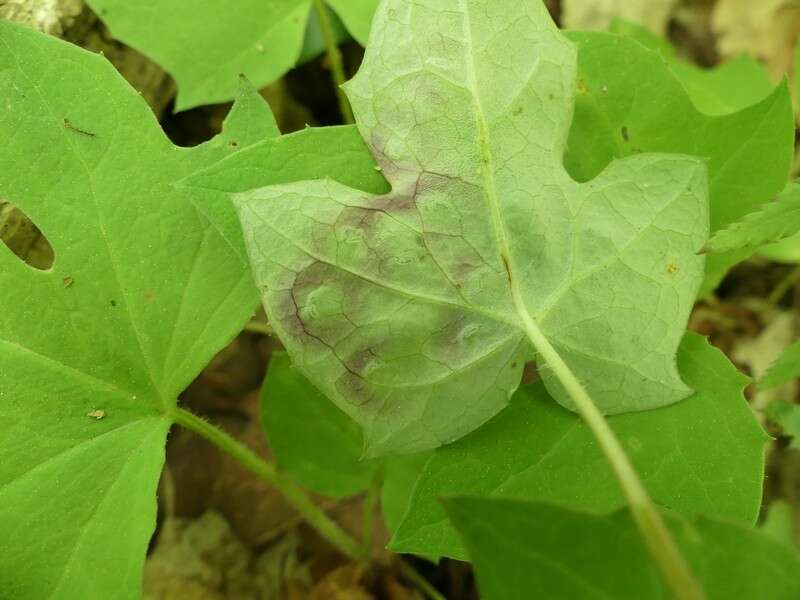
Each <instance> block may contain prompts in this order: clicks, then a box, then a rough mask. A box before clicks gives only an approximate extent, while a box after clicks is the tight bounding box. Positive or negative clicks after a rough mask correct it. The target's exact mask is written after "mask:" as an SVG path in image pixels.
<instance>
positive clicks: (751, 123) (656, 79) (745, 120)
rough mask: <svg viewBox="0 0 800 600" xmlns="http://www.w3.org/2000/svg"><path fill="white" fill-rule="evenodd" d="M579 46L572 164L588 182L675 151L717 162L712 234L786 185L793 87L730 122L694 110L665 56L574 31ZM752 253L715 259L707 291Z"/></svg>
mask: <svg viewBox="0 0 800 600" xmlns="http://www.w3.org/2000/svg"><path fill="white" fill-rule="evenodd" d="M568 36H569V38H570V39H572V40H573V41H575V42H576V43H577V44H578V49H579V53H578V59H579V62H578V77H579V79H578V96H577V104H576V112H575V120H574V123H573V127H572V132H571V134H570V139H569V145H568V151H567V154H566V158H565V161H566V165H567V169H568V170H569V172H570V173H571V174H572V175H573V176H574V177H575V178H576V179H578V180H579V181H587V180H590V179H591V178H593V177H595V176H596V175H597V174H598V173H600V172H602V171H603V170H604V169H606V168H608V166H609V164H612V165H613V164H614V163H613V161H614V160H615V159H616V160H619V159H620V158H624V157H628V156H637V155H639V154H640V153H642V152H676V153H685V154H690V155H693V156H700V157H704V158H705V159H706V160H707V162H708V168H709V185H710V203H711V231H712V232H716V231H718V230H720V229H722V228H724V227H726V226H728V225H730V224H731V223H735V222H736V221H738V220H739V219H741V218H742V217H744V216H745V215H747V214H749V213H751V212H753V211H755V210H757V209H758V207H759V206H760V205H761V204H763V203H765V202H768V201H770V200H771V199H773V198H775V196H776V195H777V194H779V193H780V192H781V191H783V189H784V188H785V186H786V181H787V178H788V174H789V168H790V165H791V161H792V156H793V152H794V117H793V113H792V103H791V98H790V96H789V92H788V89H787V87H786V85H781V86H779V87H778V88H777V89H776V90H775V91H774V92H773V93H772V94H771V95H770V96H769V97H767V98H766V99H764V100H762V101H761V102H760V103H758V104H756V105H754V106H751V107H749V108H746V109H744V110H742V111H740V112H737V113H734V114H731V115H726V116H716V117H712V116H708V115H704V114H702V113H701V112H700V111H698V109H697V108H696V107H695V106H694V104H693V103H692V101H691V99H690V98H689V96H688V95H687V93H686V92H685V90H684V89H683V86H682V85H681V83H680V82H679V81H678V80H677V79H676V77H675V75H673V74H672V73H671V72H670V69H669V65H668V64H667V63H666V62H665V60H664V58H663V57H662V56H660V55H659V54H658V53H657V52H654V51H650V50H647V49H646V48H644V47H642V45H641V44H639V43H637V42H634V41H633V40H630V39H626V38H622V37H619V36H617V35H614V34H610V33H569V34H568ZM750 253H751V252H749V251H742V252H738V253H736V252H735V253H730V254H723V255H713V256H711V257H709V259H708V261H707V263H706V273H707V276H706V281H705V283H704V286H703V289H702V293H707V292H710V291H711V290H712V289H713V288H714V287H715V286H716V285H717V284H718V283H719V281H720V280H721V278H722V276H723V275H724V274H725V272H726V271H727V269H728V268H730V267H731V266H732V265H734V264H735V263H737V262H739V261H740V260H743V259H744V258H746V257H747V256H748V255H749V254H750Z"/></svg>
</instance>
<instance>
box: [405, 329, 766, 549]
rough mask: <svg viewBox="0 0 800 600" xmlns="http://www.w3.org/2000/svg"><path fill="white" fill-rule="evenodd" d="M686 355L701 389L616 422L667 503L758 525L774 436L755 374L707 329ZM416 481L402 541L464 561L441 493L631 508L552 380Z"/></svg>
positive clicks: (648, 481)
mask: <svg viewBox="0 0 800 600" xmlns="http://www.w3.org/2000/svg"><path fill="white" fill-rule="evenodd" d="M678 364H679V366H680V371H681V375H682V376H683V377H684V379H685V381H686V382H687V383H688V384H689V385H690V386H692V387H693V388H694V389H695V390H696V391H695V394H694V395H693V396H692V397H690V398H688V399H686V400H684V401H683V402H680V403H679V404H676V405H674V406H669V407H665V408H662V409H659V410H655V411H647V412H640V413H632V414H627V415H618V416H615V417H612V418H610V419H609V424H610V425H611V427H612V428H613V430H614V432H615V433H616V434H617V436H618V438H619V440H620V441H621V443H622V444H623V447H624V448H625V451H626V453H627V454H628V455H629V456H630V458H631V461H632V462H633V465H634V467H635V468H636V471H637V473H639V476H640V477H641V478H642V482H643V483H644V485H645V486H646V487H647V490H648V492H649V493H650V495H651V496H652V498H653V500H654V501H655V502H656V503H657V504H660V505H662V506H668V507H669V508H671V509H672V510H674V511H677V512H680V513H682V514H686V515H694V514H698V513H699V514H707V515H713V516H715V517H720V518H725V519H733V520H736V521H740V522H744V523H754V522H755V520H756V518H757V516H758V512H759V507H760V505H761V494H762V485H763V477H764V446H765V444H766V443H767V441H768V438H767V436H766V434H765V433H764V431H763V430H762V429H761V427H760V425H759V424H758V422H757V421H756V419H755V417H754V415H753V412H752V410H751V409H750V407H749V406H748V404H747V402H746V400H745V399H744V396H743V393H742V392H743V389H744V386H745V385H746V384H747V383H748V380H747V378H746V377H744V376H743V375H741V374H740V373H739V372H738V371H737V370H736V368H735V367H734V366H733V365H731V363H730V362H729V361H728V360H727V358H725V355H724V354H722V353H721V352H720V351H719V350H716V349H714V348H712V347H711V346H710V345H709V344H708V342H707V341H706V340H705V339H703V338H701V337H700V336H698V335H695V334H689V335H687V336H686V338H685V339H684V341H683V343H682V344H681V348H680V352H679V353H678ZM406 487H407V492H406V496H410V498H409V499H408V500H407V501H406V506H407V510H406V513H405V515H404V516H403V518H402V522H400V523H399V525H397V526H396V527H395V528H394V529H393V534H394V535H393V539H392V542H391V548H392V549H394V550H395V551H398V552H412V553H419V554H426V555H433V556H451V557H454V558H459V559H464V558H466V553H465V551H464V548H463V546H462V545H461V543H460V540H459V537H458V535H457V534H456V531H455V530H454V529H453V527H452V525H451V523H450V522H449V521H448V519H447V518H446V515H445V512H444V509H443V507H442V506H441V503H440V502H439V499H440V498H444V497H449V496H454V495H463V494H469V495H476V496H494V497H503V498H525V499H528V500H537V501H546V502H554V503H558V504H562V505H567V506H570V507H573V508H577V509H582V510H590V511H598V512H610V511H613V510H617V509H620V508H622V507H624V506H625V500H624V498H623V496H622V493H621V492H620V489H619V485H618V483H617V481H616V479H615V477H614V475H613V473H612V471H611V469H610V468H609V466H608V464H607V462H606V459H605V457H604V456H603V453H602V451H601V450H600V448H598V447H597V444H596V443H595V442H594V439H593V436H592V434H591V432H590V431H589V428H588V427H587V426H586V425H585V424H584V423H583V422H582V421H581V420H580V419H579V418H578V416H577V415H574V414H572V413H569V412H567V411H565V410H563V409H562V408H560V407H558V406H555V405H554V404H553V402H552V400H551V398H550V397H549V396H548V395H547V393H546V392H545V390H544V389H543V388H542V386H541V385H540V384H537V385H533V386H527V387H524V388H521V389H520V390H519V391H518V392H517V394H516V395H515V397H514V400H513V401H512V403H511V406H510V407H509V408H508V409H507V410H505V411H503V413H501V414H500V415H498V416H497V417H496V418H495V419H494V420H492V421H491V422H490V423H487V424H486V425H485V426H484V427H482V428H481V429H480V430H478V431H476V432H475V433H473V434H472V435H469V436H467V437H465V438H464V439H462V440H460V441H458V442H456V443H455V444H451V445H449V446H447V447H445V448H440V449H438V450H436V451H435V453H434V456H433V458H431V459H430V460H429V461H428V462H427V463H426V464H425V466H424V468H422V469H421V470H420V471H419V477H418V478H417V480H416V482H415V483H414V485H413V486H412V485H408V486H406ZM412 490H413V491H412Z"/></svg>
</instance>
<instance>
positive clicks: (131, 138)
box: [0, 21, 374, 600]
mask: <svg viewBox="0 0 800 600" xmlns="http://www.w3.org/2000/svg"><path fill="white" fill-rule="evenodd" d="M240 96H241V97H240V100H239V102H238V103H237V105H236V107H235V108H234V109H233V112H232V113H231V115H230V116H229V117H228V119H227V120H226V122H225V126H224V132H223V134H222V135H221V136H218V137H217V138H215V139H214V140H212V141H211V142H209V143H207V144H204V145H202V146H199V147H196V148H192V149H184V148H176V147H175V146H174V145H173V144H172V143H170V142H169V140H168V139H167V138H166V136H165V135H164V133H163V132H162V131H161V129H160V127H159V126H158V123H157V122H156V120H155V118H154V116H153V114H152V112H150V110H149V108H148V107H147V106H146V104H145V103H144V101H143V100H142V98H141V97H140V96H139V95H138V94H137V93H136V91H134V90H133V89H131V88H130V87H129V86H128V85H127V84H126V83H125V82H124V80H123V79H122V78H121V77H120V76H119V75H118V74H117V73H116V71H115V70H114V68H113V67H112V66H111V65H110V64H109V63H108V62H107V61H106V60H105V59H103V58H102V57H100V56H98V55H94V54H91V53H89V52H85V51H83V50H81V49H79V48H77V47H75V46H71V45H68V44H65V43H63V42H61V41H58V40H56V39H54V38H51V37H47V36H44V35H41V34H38V33H36V32H34V31H32V30H29V29H26V28H22V27H19V26H15V25H12V24H10V23H7V22H2V21H0V102H1V103H2V106H3V107H4V110H3V111H2V112H0V136H2V137H3V139H4V140H6V142H7V143H6V144H3V145H2V146H1V147H0V197H3V198H4V199H7V200H8V201H10V202H12V203H13V204H15V205H16V206H19V207H20V208H21V209H22V210H24V212H25V213H26V214H28V215H30V216H31V217H32V218H33V219H34V220H35V222H36V223H37V224H39V225H40V226H41V228H42V231H43V232H44V233H45V235H46V236H47V238H48V239H49V240H50V241H51V243H52V245H53V248H54V250H55V263H54V265H53V267H52V269H50V270H49V271H37V270H35V269H32V268H30V267H28V266H27V265H26V264H25V263H23V262H22V261H21V260H20V259H18V258H17V257H16V256H14V255H13V254H12V253H11V252H10V251H9V250H8V249H7V248H6V247H5V245H0V288H2V290H3V294H1V295H0V455H2V457H3V461H2V464H0V531H2V532H3V535H2V536H0V587H1V588H2V589H3V594H4V595H7V596H9V597H14V598H40V597H62V598H81V599H84V598H85V599H88V600H91V599H93V598H98V599H100V598H102V599H105V598H136V597H138V596H139V595H140V588H141V583H140V582H141V567H142V563H143V561H144V556H145V552H146V550H147V545H148V539H149V537H150V535H151V533H152V531H153V527H154V525H155V513H156V503H155V489H156V484H157V481H158V477H159V473H160V470H161V466H162V464H163V459H164V441H165V437H166V434H167V430H168V428H169V427H170V425H171V418H170V413H171V412H172V411H174V409H175V403H176V397H177V395H178V394H179V393H180V392H181V391H182V390H183V389H184V388H185V387H186V386H187V385H188V383H189V382H191V381H192V380H193V379H194V378H195V377H196V376H197V374H198V373H199V371H200V370H201V369H202V368H203V367H204V366H205V365H206V363H207V362H208V361H209V359H210V358H211V357H212V356H213V355H214V354H215V353H216V352H217V351H218V350H219V349H221V348H222V347H223V346H225V345H226V344H227V343H228V342H229V340H230V339H231V338H232V337H233V336H234V335H235V334H236V333H237V332H238V331H239V330H240V329H241V327H242V325H243V324H244V323H245V322H246V320H247V319H248V318H249V316H250V314H251V313H252V311H253V309H254V307H255V306H256V304H257V302H258V296H257V292H256V290H255V288H254V286H253V282H252V278H251V276H250V273H249V270H248V268H247V265H246V263H245V256H244V245H243V240H242V237H241V233H240V231H239V229H238V223H237V219H236V215H235V213H234V211H233V207H232V206H231V205H230V203H229V202H228V201H227V198H226V196H225V195H224V194H223V193H221V192H219V191H214V190H210V189H207V190H193V192H192V194H191V195H189V194H188V193H187V192H186V190H185V189H181V188H180V187H178V186H176V185H175V183H176V182H178V181H180V180H182V179H184V178H186V177H187V176H189V175H190V174H192V173H194V172H195V171H197V170H201V169H204V168H205V167H206V166H208V165H210V164H213V163H216V162H218V161H220V159H222V158H223V157H225V156H228V155H230V154H233V153H235V152H237V151H239V150H241V149H242V148H246V147H247V146H248V145H250V144H251V143H252V142H253V141H255V140H256V139H261V138H263V137H265V136H276V135H278V132H277V128H276V127H275V124H274V120H273V119H272V116H271V113H270V112H269V109H268V108H267V107H266V106H265V105H264V104H263V101H262V100H261V99H260V97H259V96H258V95H257V94H256V93H255V92H254V91H253V90H252V88H249V87H248V86H247V85H246V84H243V87H242V92H241V94H240ZM293 143H295V144H297V141H296V140H293ZM279 146H280V147H281V148H286V150H287V151H292V148H287V147H286V146H285V145H283V144H280V145H279ZM294 150H295V151H297V150H302V148H300V149H298V148H294ZM292 161H293V157H292V156H291V155H288V154H284V153H282V152H279V151H275V152H273V153H272V154H270V155H269V156H268V157H266V159H265V160H264V161H263V162H262V163H260V167H261V168H260V172H259V178H258V179H257V180H256V181H258V182H260V184H262V185H263V184H265V183H269V182H275V181H283V180H282V179H281V177H282V176H283V173H282V172H280V171H279V170H278V167H279V166H281V165H284V164H286V163H291V162H292ZM358 164H362V163H357V162H356V163H354V162H353V161H352V160H351V157H350V156H347V155H345V156H344V157H343V159H342V160H341V161H340V162H339V163H338V164H336V161H335V158H333V157H332V158H331V159H329V160H328V161H327V162H326V163H325V165H324V166H325V167H326V168H330V169H331V170H330V171H328V172H326V173H328V174H330V173H337V174H338V176H340V177H343V178H345V179H348V177H347V176H346V174H347V173H348V172H352V171H351V169H355V168H357V166H358ZM368 171H369V173H368V176H369V177H374V170H373V169H372V168H371V167H369V168H368ZM349 180H350V181H351V182H356V181H363V180H364V178H363V177H360V176H353V177H352V178H349Z"/></svg>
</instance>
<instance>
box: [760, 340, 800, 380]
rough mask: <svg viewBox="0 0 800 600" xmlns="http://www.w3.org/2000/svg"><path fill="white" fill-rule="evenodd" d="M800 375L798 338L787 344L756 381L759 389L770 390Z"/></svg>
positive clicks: (799, 341) (799, 342) (799, 345)
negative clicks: (789, 344) (773, 362)
mask: <svg viewBox="0 0 800 600" xmlns="http://www.w3.org/2000/svg"><path fill="white" fill-rule="evenodd" d="M797 377H800V340H798V341H796V342H794V343H793V344H792V345H791V346H789V347H788V348H787V349H786V350H785V351H784V353H783V354H782V355H781V356H780V358H778V360H776V361H775V364H773V365H772V366H771V367H770V368H769V370H768V371H767V372H766V373H765V374H764V376H763V377H762V378H761V381H759V382H758V387H759V389H760V390H762V391H763V390H771V389H774V388H776V387H778V386H781V385H783V384H785V383H789V382H790V381H791V380H792V379H796V378H797Z"/></svg>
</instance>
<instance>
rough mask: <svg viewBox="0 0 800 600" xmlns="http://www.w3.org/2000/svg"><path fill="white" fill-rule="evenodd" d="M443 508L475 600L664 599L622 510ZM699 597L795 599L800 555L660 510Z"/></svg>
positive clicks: (753, 534) (455, 501) (719, 524)
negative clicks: (468, 564)
mask: <svg viewBox="0 0 800 600" xmlns="http://www.w3.org/2000/svg"><path fill="white" fill-rule="evenodd" d="M445 506H446V507H447V512H448V515H449V516H450V518H451V519H452V520H453V522H454V523H455V525H456V527H457V528H458V530H459V532H460V533H461V535H462V536H463V537H464V542H465V543H466V545H467V547H468V548H469V552H470V558H471V559H472V561H473V563H474V565H475V570H476V572H477V578H478V587H479V588H480V591H481V598H485V600H501V599H502V600H516V599H520V600H522V599H524V600H527V599H529V598H531V597H534V596H535V597H542V598H548V599H552V600H559V599H562V598H563V599H564V600H572V599H574V598H581V599H586V600H590V599H591V600H594V599H597V600H607V599H609V598H615V599H619V600H627V599H630V600H634V599H640V598H647V599H648V600H658V599H660V598H663V599H665V600H666V599H668V598H672V597H673V596H672V594H670V593H669V592H668V591H667V589H666V588H665V587H664V585H663V584H662V583H661V580H660V578H659V575H658V572H657V571H656V569H655V566H654V565H653V564H652V563H651V562H650V560H649V553H648V551H647V550H646V549H645V547H644V545H643V544H642V541H641V540H640V538H639V537H638V536H637V531H636V526H635V525H634V523H633V520H632V519H631V518H630V516H629V515H628V513H627V512H620V513H617V514H614V515H610V516H604V515H602V516H601V515H590V514H585V513H580V512H572V511H570V510H568V509H565V508H562V507H559V506H555V505H549V504H544V503H537V502H523V501H515V500H497V499H488V498H471V497H457V498H452V499H450V500H447V501H446V502H445ZM664 517H665V520H666V521H667V526H668V527H669V528H670V529H671V531H672V535H673V536H674V538H675V539H676V541H677V543H678V546H679V547H680V549H681V553H682V554H683V555H684V556H685V557H686V559H687V560H688V562H689V563H690V565H691V567H692V569H693V571H694V573H695V575H696V576H697V578H698V580H699V581H700V583H701V585H702V586H703V588H704V589H705V592H706V597H707V598H708V599H709V600H717V599H719V600H729V599H730V598H747V599H748V600H751V599H752V600H760V599H763V600H791V599H793V598H797V597H798V596H800V581H798V578H797V573H798V570H800V555H798V554H797V552H795V551H793V550H792V549H790V548H789V547H787V546H785V545H783V544H781V543H778V542H775V541H773V540H772V538H771V537H769V536H768V535H765V534H763V533H760V532H759V531H756V530H754V529H750V528H747V527H742V526H740V525H734V524H730V523H726V522H725V521H718V520H714V519H710V518H707V517H701V518H698V519H694V520H691V521H690V520H688V519H685V518H681V517H678V516H676V515H672V514H669V513H665V515H664Z"/></svg>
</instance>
